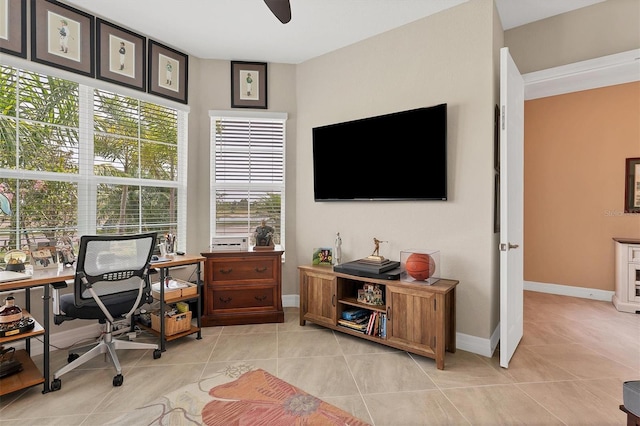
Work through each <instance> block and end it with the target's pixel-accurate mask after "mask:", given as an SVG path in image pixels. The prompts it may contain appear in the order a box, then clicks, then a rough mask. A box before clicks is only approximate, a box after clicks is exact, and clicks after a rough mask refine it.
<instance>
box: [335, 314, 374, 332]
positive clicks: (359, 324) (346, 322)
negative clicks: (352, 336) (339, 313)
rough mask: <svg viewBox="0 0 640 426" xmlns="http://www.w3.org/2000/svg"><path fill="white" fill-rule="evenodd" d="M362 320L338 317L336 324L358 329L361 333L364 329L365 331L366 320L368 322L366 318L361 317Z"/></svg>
mask: <svg viewBox="0 0 640 426" xmlns="http://www.w3.org/2000/svg"><path fill="white" fill-rule="evenodd" d="M363 319H364V321H363V322H356V321H349V320H345V319H339V320H338V324H339V325H341V326H343V327H346V328H349V329H351V330H355V331H359V332H361V333H364V332H365V331H367V322H368V320H369V319H368V318H363Z"/></svg>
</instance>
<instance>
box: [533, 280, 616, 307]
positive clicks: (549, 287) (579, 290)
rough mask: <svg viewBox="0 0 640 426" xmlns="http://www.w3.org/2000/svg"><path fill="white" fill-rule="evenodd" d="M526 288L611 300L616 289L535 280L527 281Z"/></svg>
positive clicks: (540, 291)
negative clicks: (599, 288) (600, 288)
mask: <svg viewBox="0 0 640 426" xmlns="http://www.w3.org/2000/svg"><path fill="white" fill-rule="evenodd" d="M524 289H525V290H531V291H537V292H538V293H550V294H558V295H560V296H572V297H580V298H582V299H592V300H601V301H604V302H611V300H612V298H613V295H614V294H615V292H614V291H609V290H598V289H595V288H586V287H574V286H570V285H561V284H548V283H538V282H535V281H525V282H524Z"/></svg>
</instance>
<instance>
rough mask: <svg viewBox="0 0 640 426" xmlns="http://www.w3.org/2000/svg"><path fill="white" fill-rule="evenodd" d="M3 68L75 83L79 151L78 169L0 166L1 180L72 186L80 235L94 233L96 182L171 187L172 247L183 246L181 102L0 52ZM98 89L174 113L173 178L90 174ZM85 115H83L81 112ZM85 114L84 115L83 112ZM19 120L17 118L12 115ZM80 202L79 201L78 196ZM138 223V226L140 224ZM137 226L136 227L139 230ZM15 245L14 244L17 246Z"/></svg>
mask: <svg viewBox="0 0 640 426" xmlns="http://www.w3.org/2000/svg"><path fill="white" fill-rule="evenodd" d="M0 59H1V61H0V62H1V63H2V65H3V66H6V67H11V68H15V69H18V70H21V71H24V72H30V73H39V74H43V75H46V76H48V77H51V78H59V79H64V80H68V81H70V82H73V83H75V84H78V90H79V93H78V103H79V105H80V106H79V108H80V114H81V117H80V123H79V126H78V132H79V140H78V147H79V149H80V147H81V148H82V151H83V152H81V153H80V154H79V158H78V164H79V165H82V167H80V169H79V171H78V173H54V172H49V171H34V170H26V169H0V176H1V177H2V178H7V179H41V180H46V181H63V182H73V183H75V184H77V185H78V199H79V201H78V214H77V233H78V236H80V235H84V234H94V233H96V230H97V223H96V222H97V221H96V217H97V211H96V210H97V208H96V207H97V206H96V194H97V191H98V188H99V185H100V184H117V185H135V186H136V187H137V188H143V187H161V188H167V189H169V188H175V189H177V191H178V196H177V199H176V203H177V213H176V215H177V216H176V223H175V226H176V234H177V235H178V238H177V249H178V250H183V251H184V250H185V249H186V246H187V241H186V237H187V226H186V222H187V220H186V217H187V216H186V209H187V203H186V201H187V171H188V164H187V162H188V133H187V129H188V115H189V111H190V108H189V107H188V106H186V105H184V104H178V103H176V102H171V101H168V100H165V99H163V98H160V97H157V96H152V95H149V94H146V93H142V92H140V91H137V90H132V89H128V88H126V87H123V86H119V85H116V84H112V83H108V82H104V81H101V80H97V79H93V78H90V77H85V76H80V75H77V74H74V73H70V72H67V71H64V70H59V69H56V68H52V67H48V66H46V65H42V64H37V63H33V62H30V61H26V60H23V59H20V58H13V57H8V56H5V55H3V54H0ZM95 90H103V91H108V92H112V93H115V94H117V95H119V96H125V97H130V98H133V99H135V100H137V101H139V102H140V103H142V102H146V103H151V104H156V105H159V106H162V107H165V108H170V109H173V110H175V112H176V120H177V122H176V126H177V141H176V147H177V154H176V155H177V160H176V161H177V178H176V180H174V181H170V180H155V179H141V178H128V177H124V178H122V177H111V176H98V175H95V174H94V173H93V164H94V163H93V161H94V156H93V144H94V140H93V136H94V134H93V133H94V128H93V126H94V124H93V115H94V113H95V111H94V91H95ZM87 113H88V115H89V117H88V119H87V117H86V114H87ZM83 115H85V116H83ZM17 119H18V120H19V117H18V118H17ZM81 199H82V200H83V201H82V202H81V201H80V200H81ZM144 225H145V224H144V223H142V222H141V223H140V224H139V227H141V226H144ZM139 229H140V228H139ZM15 232H16V233H17V234H18V235H17V237H18V238H17V241H18V243H17V244H18V245H19V244H20V243H19V241H20V238H19V233H21V232H22V230H21V229H20V227H19V225H18V229H17V230H16V231H15ZM18 248H20V247H18Z"/></svg>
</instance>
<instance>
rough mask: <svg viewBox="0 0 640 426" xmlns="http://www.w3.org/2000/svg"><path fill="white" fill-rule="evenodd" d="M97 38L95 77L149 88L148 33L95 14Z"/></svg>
mask: <svg viewBox="0 0 640 426" xmlns="http://www.w3.org/2000/svg"><path fill="white" fill-rule="evenodd" d="M96 41H97V44H96V46H97V55H96V58H97V70H96V77H98V78H99V79H100V80H105V81H109V82H111V83H116V84H120V85H123V86H127V87H131V88H132V89H136V90H142V91H145V90H146V89H147V39H146V37H143V36H141V35H138V34H136V33H134V32H133V31H129V30H127V29H125V28H122V27H119V26H117V25H114V24H112V23H110V22H107V21H104V20H102V19H100V18H96Z"/></svg>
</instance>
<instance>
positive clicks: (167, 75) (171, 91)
mask: <svg viewBox="0 0 640 426" xmlns="http://www.w3.org/2000/svg"><path fill="white" fill-rule="evenodd" d="M188 73H189V57H188V56H187V55H185V54H184V53H180V52H178V51H177V50H175V49H172V48H170V47H168V46H165V45H163V44H160V43H158V42H157V41H153V40H149V90H148V91H149V93H151V94H152V95H158V96H162V97H163V98H167V99H171V100H174V101H178V102H181V103H183V104H186V103H187V95H188V87H187V84H188V82H187V77H188Z"/></svg>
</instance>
